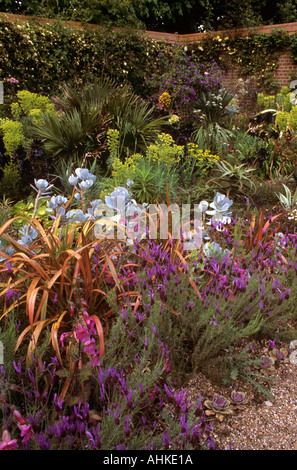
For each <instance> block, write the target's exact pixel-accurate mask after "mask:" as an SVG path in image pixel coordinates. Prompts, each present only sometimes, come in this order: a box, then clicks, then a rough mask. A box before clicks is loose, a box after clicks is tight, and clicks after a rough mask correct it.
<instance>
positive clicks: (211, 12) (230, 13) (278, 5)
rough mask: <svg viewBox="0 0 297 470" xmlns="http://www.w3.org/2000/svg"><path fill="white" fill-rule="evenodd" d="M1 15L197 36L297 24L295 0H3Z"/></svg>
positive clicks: (1, 1) (0, 2)
mask: <svg viewBox="0 0 297 470" xmlns="http://www.w3.org/2000/svg"><path fill="white" fill-rule="evenodd" d="M0 11H2V12H4V11H6V12H10V13H21V14H27V15H37V16H44V17H49V18H53V17H56V18H61V19H68V20H73V21H83V22H89V23H95V24H108V25H117V26H127V25H128V26H132V27H134V28H144V29H147V30H151V31H166V32H171V33H174V32H178V33H180V34H185V33H194V32H198V31H200V30H217V29H229V28H237V27H249V26H258V25H263V24H279V23H289V22H295V21H297V0H280V1H275V2H271V0H245V1H243V0H170V1H165V0H121V1H119V0H41V1H39V0H18V1H17V0H0Z"/></svg>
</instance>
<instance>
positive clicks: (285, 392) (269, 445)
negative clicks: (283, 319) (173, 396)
mask: <svg viewBox="0 0 297 470" xmlns="http://www.w3.org/2000/svg"><path fill="white" fill-rule="evenodd" d="M272 377H273V382H272V385H271V389H270V393H271V394H272V396H273V398H271V399H269V398H266V397H263V396H262V395H261V399H259V394H258V393H257V392H256V391H255V389H254V388H252V387H251V386H249V385H247V384H239V383H237V382H234V385H232V386H224V387H222V386H218V385H216V384H214V383H212V382H211V381H209V380H207V379H206V378H205V377H204V376H203V375H198V376H197V377H196V378H195V379H194V380H191V381H190V382H189V383H188V385H187V387H186V388H187V389H188V390H189V392H190V397H191V399H192V400H194V401H195V402H197V399H198V397H199V394H200V393H201V395H202V399H203V403H204V402H205V399H212V398H213V396H214V394H215V393H218V394H220V395H222V396H224V397H225V398H230V394H231V391H232V390H236V391H242V392H245V393H246V396H247V403H246V405H245V406H244V408H243V410H236V411H235V412H234V413H233V414H231V415H225V416H224V419H223V421H222V422H220V421H219V420H218V419H217V418H215V419H214V424H215V426H214V434H213V437H214V440H215V442H216V447H217V448H219V449H222V450H230V449H232V450H297V419H296V418H297V364H291V362H290V360H289V359H286V360H285V361H283V362H282V363H281V364H280V365H279V367H278V368H276V369H275V370H274V371H273V372H272ZM204 410H206V408H204Z"/></svg>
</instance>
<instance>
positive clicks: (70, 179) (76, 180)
mask: <svg viewBox="0 0 297 470" xmlns="http://www.w3.org/2000/svg"><path fill="white" fill-rule="evenodd" d="M68 181H69V183H70V184H72V185H73V186H76V185H77V183H78V178H76V177H75V176H74V175H70V176H69V178H68Z"/></svg>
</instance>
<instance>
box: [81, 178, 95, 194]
mask: <svg viewBox="0 0 297 470" xmlns="http://www.w3.org/2000/svg"><path fill="white" fill-rule="evenodd" d="M93 184H94V182H93V181H92V180H91V179H86V180H83V181H81V182H80V183H78V185H79V187H80V188H81V189H82V190H83V191H87V190H88V189H90V188H91V187H92V186H93Z"/></svg>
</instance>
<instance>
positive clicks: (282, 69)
mask: <svg viewBox="0 0 297 470" xmlns="http://www.w3.org/2000/svg"><path fill="white" fill-rule="evenodd" d="M0 18H5V19H7V20H9V21H12V22H15V21H17V22H19V21H23V22H26V21H28V20H29V19H32V18H33V19H35V20H37V21H38V22H40V23H53V22H55V21H57V20H52V19H46V18H37V17H36V18H34V17H28V16H24V15H14V14H7V13H3V12H0ZM62 24H63V26H65V27H67V26H70V27H75V28H84V24H83V23H79V22H67V21H62ZM88 27H90V28H92V29H99V28H101V26H100V25H91V24H88ZM114 29H116V30H125V29H124V28H114ZM276 29H277V30H283V31H286V32H287V33H288V34H289V35H291V34H294V33H297V23H284V24H279V25H268V26H260V27H257V28H250V29H248V28H244V29H237V30H226V31H215V32H213V33H208V35H209V34H213V35H216V36H217V35H219V36H220V37H224V36H228V37H238V36H245V37H247V36H248V35H249V34H250V33H251V32H253V33H255V34H260V33H262V34H263V33H267V34H268V33H271V32H272V31H273V30H276ZM142 34H143V35H144V36H146V37H148V38H150V39H152V40H155V41H165V42H170V43H178V44H183V45H186V44H191V43H193V42H200V41H202V39H203V37H205V33H194V34H182V35H181V34H171V33H161V32H157V31H142ZM238 78H240V75H239V69H238V66H237V65H236V64H234V63H232V61H231V59H229V65H228V72H227V73H226V77H225V79H224V81H223V84H224V86H226V87H228V88H229V87H232V86H233V84H234V83H235V82H236V81H237V79H238ZM274 78H275V80H276V81H277V82H278V83H279V85H280V87H282V86H284V85H286V86H288V85H289V84H290V81H291V79H295V78H297V65H296V64H294V62H293V60H292V59H291V57H290V52H289V51H286V52H282V53H280V55H279V58H278V66H277V69H276V73H275V77H274Z"/></svg>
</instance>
